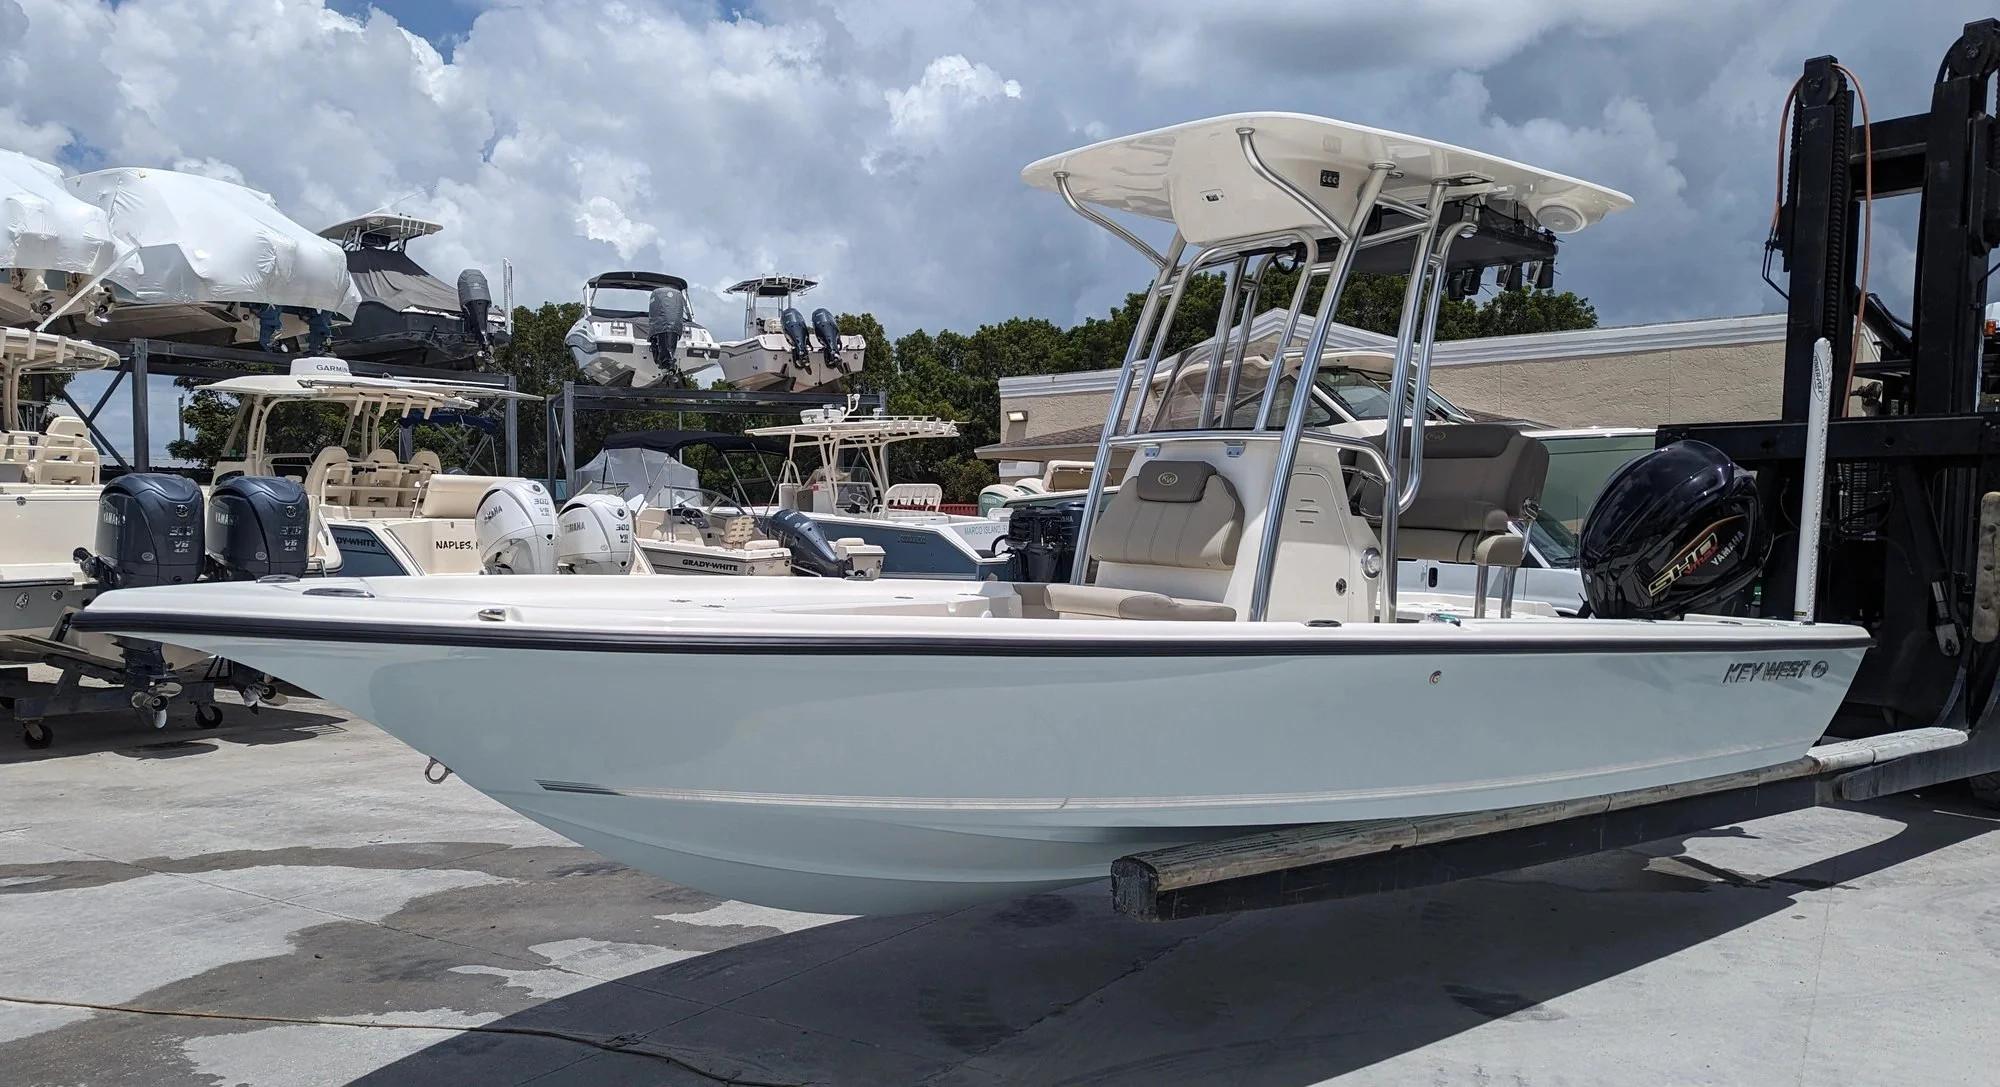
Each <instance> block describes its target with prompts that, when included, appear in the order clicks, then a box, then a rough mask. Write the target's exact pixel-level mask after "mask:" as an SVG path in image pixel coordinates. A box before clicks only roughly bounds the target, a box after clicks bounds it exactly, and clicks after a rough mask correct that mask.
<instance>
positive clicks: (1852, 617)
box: [1658, 19, 2000, 735]
mask: <svg viewBox="0 0 2000 1087" xmlns="http://www.w3.org/2000/svg"><path fill="white" fill-rule="evenodd" d="M1997 73H2000V20H1992V19H1986V20H1981V21H1979V22H1974V23H1968V24H1967V25H1966V27H1965V29H1964V32H1963V34H1962V35H1961V36H1960V37H1959V39H1958V41H1956V42H1955V43H1953V45H1952V47H1951V49H1950V50H1949V51H1948V52H1947V53H1946V54H1945V57H1944V61H1943V63H1942V64H1941V65H1940V66H1939V68H1938V73H1937V78H1936V82H1935V85H1934V86H1933V88H1932V93H1931V105H1930V109H1929V110H1928V111H1927V112H1924V113H1919V114H1914V115H1911V116H1908V117H1897V118H1892V119H1888V120H1877V121H1874V122H1873V123H1872V124H1870V123H1864V124H1863V125H1861V126H1859V127H1857V126H1856V125H1855V105H1856V101H1857V89H1856V87H1855V86H1854V84H1853V81H1852V80H1851V79H1850V78H1849V74H1848V72H1847V70H1846V69H1845V68H1843V67H1841V66H1840V64H1839V62H1838V61H1837V60H1835V58H1833V57H1818V58H1815V59H1813V60H1810V61H1807V62H1806V65H1805V71H1804V73H1803V75H1802V76H1801V77H1800V80H1799V83H1798V85H1797V87H1796V89H1795V95H1794V99H1793V102H1792V116H1791V137H1790V143H1789V155H1788V167H1787V170H1786V177H1785V188H1784V192H1785V195H1784V199H1783V202H1782V204H1781V205H1780V208H1779V210H1778V214H1777V216H1776V219H1775V222H1774V224H1773V229H1772V233H1771V238H1770V240H1769V242H1768V243H1767V249H1768V250H1769V251H1770V252H1771V254H1772V255H1774V256H1776V257H1779V258H1781V259H1782V262H1783V270H1784V280H1783V282H1784V287H1783V288H1782V289H1783V292H1784V295H1785V300H1786V326H1785V356H1784V378H1783V381H1784V387H1783V396H1782V398H1781V400H1780V411H1781V413H1782V414H1781V417H1780V418H1779V419H1776V420H1769V421H1763V422H1748V423H1702V424H1686V425H1676V426H1667V427H1662V428H1660V431H1659V436H1658V442H1659V444H1661V445H1665V444H1668V443H1670V442H1674V441H1679V440H1682V439H1694V440H1697V441H1703V442H1707V443H1708V444H1710V445H1713V446H1715V447H1717V448H1718V449H1720V450H1722V451H1723V452H1724V453H1726V454H1728V455H1729V456H1730V457H1731V458H1733V459H1734V460H1736V461H1737V462H1738V463H1740V464H1743V465H1744V466H1746V467H1748V468H1751V469H1753V470H1755V471H1756V472H1757V476H1758V485H1759V489H1760V492H1761V493H1762V496H1763V499H1764V508H1765V511H1766V515H1767V516H1768V517H1769V518H1770V519H1771V521H1772V528H1773V531H1774V534H1775V536H1776V538H1777V541H1778V544H1777V546H1775V547H1774V548H1773V549H1772V554H1771V558H1770V561H1769V563H1768V564H1767V565H1766V567H1765V571H1764V576H1763V578H1762V579H1761V582H1760V587H1759V590H1758V594H1757V595H1756V597H1755V598H1754V599H1753V601H1752V602H1751V604H1750V605H1749V606H1750V608H1751V610H1753V611H1754V612H1756V613H1757V614H1762V615H1767V616H1774V617H1786V618H1788V617H1790V615H1791V608H1792V600H1793V586H1794V579H1795V577H1796V574H1795V571H1796V565H1797V546H1798V540H1799V533H1798V519H1799V515H1800V514H1799V510H1800V494H1801V490H1802V483H1803V478H1804V476H1803V473H1804V470H1805V460H1804V457H1805V430H1806V419H1807V414H1808V411H1809V407H1810V402H1811V384H1812V356H1813V348H1814V345H1815V344H1816V343H1817V342H1818V341H1819V340H1821V339H1824V340H1826V341H1827V342H1828V343H1829V344H1830V345H1831V346H1832V348H1833V359H1834V381H1833V388H1834V402H1833V407H1832V413H1833V416H1834V418H1833V420H1832V421H1831V423H1830V424H1829V427H1828V434H1827V460H1828V478H1827V480H1826V481H1825V482H1826V494H1827V496H1828V497H1827V501H1826V503H1825V523H1824V524H1823V525H1822V526H1821V535H1820V539H1821V548H1822V554H1821V556H1820V562H1819V571H1820V584H1819V585H1818V616H1817V618H1819V619H1821V620H1825V621H1831V622H1846V623H1855V624H1858V625H1861V626H1864V627H1866V628H1868V630H1869V631H1870V632H1871V633H1872V634H1873V635H1874V637H1875V647H1874V649H1872V650H1871V651H1870V652H1869V654H1868V657H1867V659H1866V661H1864V663H1863V665H1862V669H1861V672H1860V674H1859V675H1858V676H1857V677H1856V679H1855V682H1854V686H1853V688H1852V689H1851V691H1850V692H1849V695H1848V702H1847V705H1846V706H1844V707H1843V709H1842V712H1841V716H1840V717H1839V718H1838V719H1837V720H1836V722H1835V726H1834V731H1835V732H1836V733H1838V734H1842V735H1866V734H1871V733H1875V732H1880V731H1885V730H1888V729H1893V728H1904V727H1909V726H1911V725H1925V724H1932V723H1936V724H1942V725H1954V726H1956V727H1961V728H1963V727H1968V726H1970V725H1971V724H1974V723H1976V722H1977V721H1978V720H1979V719H1980V718H1981V716H1982V715H1983V713H1984V711H1985V709H1986V708H1987V706H1988V703H1989V700H1990V699H1991V698H1992V697H1993V694H1994V673H1995V669H1996V665H2000V652H1997V651H1996V650H2000V647H1996V645H1995V644H1994V638H1995V636H1996V635H2000V568H1996V561H2000V495H1996V497H1995V499H1994V501H1993V502H1992V503H1990V504H1988V506H1987V509H1988V513H1987V519H1988V520H1990V521H1993V522H1994V523H1993V524H1988V525H1984V526H1982V514H1981V509H1982V501H1981V500H1982V497H1983V496H1986V495H1988V494H1989V493H1994V492H2000V412H1995V411H1993V410H1991V409H1992V408H1994V407H1995V406H2000V405H1996V401H1997V400H2000V397H1996V396H1995V394H1996V393H2000V365H1996V359H1995V355H1994V348H1993V345H1994V337H1993V336H1992V335H1991V333H1989V331H1988V326H1987V323H1986V314H1985V309H1986V288H1987V281H1988V278H1989V275H1990V271H1989V261H1990V260H1991V259H1992V251H1993V249H1994V247H1995V245H1996V243H2000V146H1996V140H2000V126H1996V122H1995V113H1996V112H2000V98H1996V93H2000V91H1996V87H1995V82H1996V80H1995V76H1996V74H1997ZM1909 195H1916V196H1917V197H1918V198H1919V200H1920V202H1921V206H1920V209H1919V214H1918V225H1917V246H1916V252H1917V256H1916V270H1915V280H1914V283H1913V290H1912V298H1913V299H1914V302H1913V306H1912V312H1911V314H1910V317H1909V320H1908V321H1903V320H1900V319H1898V318H1897V317H1896V316H1895V315H1894V314H1893V313H1891V312H1890V310H1889V308H1888V307H1887V306H1886V305H1885V304H1884V303H1883V302H1882V301H1881V300H1880V298H1878V297H1877V296H1876V295H1874V294H1873V293H1872V292H1871V293H1869V294H1867V295H1865V296H1864V295H1863V294H1862V293H1861V292H1862V286H1861V280H1862V278H1863V277H1862V269H1863V267H1864V262H1865V260H1866V254H1865V253H1863V251H1862V241H1861V229H1860V228H1861V225H1862V223H1863V221H1864V217H1865V215H1866V212H1867V207H1866V205H1867V203H1868V202H1869V201H1875V200H1886V199H1890V198H1893V197H1901V196H1909ZM1766 278H1767V279H1768V278H1770V276H1769V274H1768V272H1767V276H1766ZM1774 285H1776V283H1775V282H1774ZM1857 316H1858V317H1859V321H1858V322H1857ZM1857 325H1858V327H1859V328H1860V329H1862V330H1863V336H1862V341H1863V342H1862V344H1861V348H1862V349H1861V352H1860V354H1859V356H1856V355H1855V354H1854V353H1853V352H1854V346H1855V344H1854V337H1855V334H1856V330H1857ZM1850 360H1854V361H1852V362H1850ZM1850 375H1851V380H1852V385H1851V386H1850V385H1849V381H1850ZM1982 530H1983V531H1982Z"/></svg>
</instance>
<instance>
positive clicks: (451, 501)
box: [417, 475, 499, 519]
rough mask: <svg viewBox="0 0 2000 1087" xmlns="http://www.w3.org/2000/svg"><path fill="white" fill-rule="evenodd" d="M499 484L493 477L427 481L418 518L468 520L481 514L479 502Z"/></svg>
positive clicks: (418, 502) (420, 500) (452, 477)
mask: <svg viewBox="0 0 2000 1087" xmlns="http://www.w3.org/2000/svg"><path fill="white" fill-rule="evenodd" d="M497 482H499V479H498V478H497V477H494V476H452V475H435V476H432V477H431V478H429V479H427V480H425V481H424V485H423V487H422V488H421V490H422V492H423V493H422V495H421V496H420V497H419V499H418V500H417V516H419V517H449V518H459V519H463V518H467V517H471V516H473V515H475V514H477V513H478V512H479V500H480V499H482V498H485V497H486V492H487V491H490V490H492V489H493V485H494V484H495V483H497Z"/></svg>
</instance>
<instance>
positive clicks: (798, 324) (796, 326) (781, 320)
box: [778, 306, 812, 366]
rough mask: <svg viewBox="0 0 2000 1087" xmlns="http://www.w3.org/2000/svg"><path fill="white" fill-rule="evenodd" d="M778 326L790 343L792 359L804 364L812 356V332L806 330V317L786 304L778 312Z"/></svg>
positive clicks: (801, 364)
mask: <svg viewBox="0 0 2000 1087" xmlns="http://www.w3.org/2000/svg"><path fill="white" fill-rule="evenodd" d="M778 327H779V328H782V329H784V330H785V339H786V340H788V341H790V343H791V345H792V361H793V362H795V363H797V364H798V365H800V366H804V365H805V364H806V360H807V359H809V358H812V334H811V333H809V332H807V331H806V319H805V318H804V317H803V316H801V315H800V314H799V311H798V310H795V309H793V308H792V307H790V306H786V307H785V308H784V310H783V311H781V312H780V313H779V314H778Z"/></svg>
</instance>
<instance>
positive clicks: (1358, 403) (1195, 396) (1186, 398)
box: [1153, 366, 1471, 430]
mask: <svg viewBox="0 0 2000 1087" xmlns="http://www.w3.org/2000/svg"><path fill="white" fill-rule="evenodd" d="M1253 376H1256V377H1258V378H1259V380H1258V381H1257V385H1256V388H1254V389H1250V390H1248V391H1241V392H1239V394H1238V395H1237V397H1236V400H1235V401H1234V402H1233V404H1232V405H1231V408H1230V410H1229V412H1228V413H1227V414H1228V417H1227V418H1226V419H1221V420H1216V421H1215V426H1216V428H1217V429H1222V430H1249V429H1250V428H1252V427H1253V426H1255V425H1256V420H1257V408H1258V406H1259V403H1260V402H1261V401H1262V400H1263V397H1264V387H1263V382H1262V380H1261V373H1260V372H1259V371H1255V370H1253V371H1252V372H1251V373H1249V374H1246V375H1245V377H1246V379H1247V378H1250V377H1253ZM1205 380H1206V377H1205V368H1195V367H1190V368H1188V369H1187V370H1184V371H1183V372H1182V373H1181V374H1180V375H1179V376H1178V377H1177V378H1176V379H1175V381H1174V383H1173V388H1172V389H1171V390H1170V391H1169V392H1168V394H1167V399H1166V403H1165V404H1164V405H1162V407H1161V409H1160V413H1159V415H1158V416H1157V417H1156V419H1155V420H1154V424H1153V429H1154V430H1195V429H1198V428H1199V427H1200V424H1201V418H1200V414H1201V394H1202V386H1203V383H1204V381H1205ZM1247 383H1248V382H1247V381H1246V384H1247ZM1297 384H1298V377H1297V375H1296V374H1293V373H1288V374H1286V375H1285V376H1284V377H1281V378H1279V379H1278V391H1277V395H1276V396H1274V397H1273V398H1272V399H1273V403H1272V405H1271V421H1270V429H1272V430H1282V429H1284V421H1285V413H1286V412H1287V411H1289V410H1290V408H1291V404H1292V389H1293V387H1294V386H1296V385H1297ZM1313 387H1314V388H1315V389H1317V390H1318V393H1319V395H1317V396H1315V397H1313V403H1312V406H1311V407H1308V408H1307V409H1306V426H1308V427H1328V426H1333V425H1335V424H1337V423H1344V422H1351V421H1355V420H1362V419H1386V418H1388V416H1389V378H1388V375H1386V374H1378V373H1374V372H1371V371H1368V370H1362V369H1359V368H1357V367H1352V366H1323V367H1321V368H1320V370H1319V372H1318V373H1317V374H1315V375H1314V376H1313ZM1429 403H1430V410H1429V413H1428V414H1429V416H1430V418H1431V419H1432V420H1433V421H1437V422H1463V421H1466V420H1469V419H1470V418H1471V416H1470V415H1469V414H1467V413H1466V412H1465V411H1463V410H1462V409H1460V408H1459V407H1458V406H1457V405H1455V404H1453V403H1451V402H1450V401H1449V400H1446V399H1445V398H1444V397H1442V396H1439V395H1438V394H1437V393H1435V392H1433V393H1431V394H1430V401H1429Z"/></svg>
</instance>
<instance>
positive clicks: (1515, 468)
mask: <svg viewBox="0 0 2000 1087" xmlns="http://www.w3.org/2000/svg"><path fill="white" fill-rule="evenodd" d="M1371 440H1372V441H1373V442H1375V444H1376V445H1378V446H1381V445H1383V444H1385V442H1386V440H1387V435H1386V434H1384V435H1377V436H1375V437H1374V438H1372V439H1371ZM1548 474H1549V451H1548V449H1547V448H1545V447H1544V446H1543V445H1542V443H1541V442H1538V441H1536V440H1535V439H1533V438H1530V437H1528V436H1527V435H1526V434H1523V433H1521V432H1520V431H1519V430H1517V429H1515V428H1514V427H1511V426H1508V425H1506V424H1504V423H1433V424H1430V425H1427V426H1425V427H1424V461H1423V479H1422V480H1421V481H1420V482H1419V484H1418V486H1417V497H1416V500H1415V501H1413V502H1411V503H1410V508H1409V509H1407V510H1404V511H1403V513H1402V515H1401V516H1399V517H1398V518H1397V519H1396V557H1397V558H1398V559H1429V560H1431V561H1433V562H1468V563H1472V564H1473V565H1474V566H1477V567H1478V568H1479V574H1478V582H1477V585H1478V587H1477V589H1475V600H1474V612H1475V614H1481V615H1483V614H1484V613H1485V605H1486V575H1487V571H1488V570H1489V569H1491V568H1493V567H1499V568H1501V570H1502V571H1503V572H1505V573H1506V574H1507V576H1508V577H1509V579H1511V578H1512V574H1513V570H1514V568H1515V567H1518V566H1520V565H1521V562H1522V560H1523V559H1524V558H1525V557H1526V553H1527V540H1526V538H1525V537H1524V536H1523V535H1521V533H1519V532H1516V531H1515V530H1514V527H1513V526H1514V525H1515V524H1516V523H1520V524H1522V525H1523V526H1525V524H1526V522H1527V521H1528V520H1529V519H1530V518H1531V517H1532V515H1533V510H1534V506H1535V503H1536V502H1537V501H1538V500H1539V499H1540V498H1541V495H1542V484H1543V483H1544V482H1545V481H1546V480H1547V478H1548ZM1361 506H1362V512H1363V513H1364V514H1366V515H1367V516H1368V517H1369V518H1370V519H1371V520H1376V521H1378V522H1379V520H1380V518H1381V515H1382V493H1381V489H1380V488H1379V487H1370V488H1368V489H1367V490H1366V491H1364V493H1363V494H1362V496H1361ZM1524 530H1525V527H1524ZM1511 596H1512V583H1511V580H1510V581H1509V582H1508V583H1507V591H1506V592H1505V594H1504V595H1503V605H1502V606H1503V608H1507V604H1506V603H1505V601H1507V600H1510V599H1511ZM1508 610H1511V609H1508Z"/></svg>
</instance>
